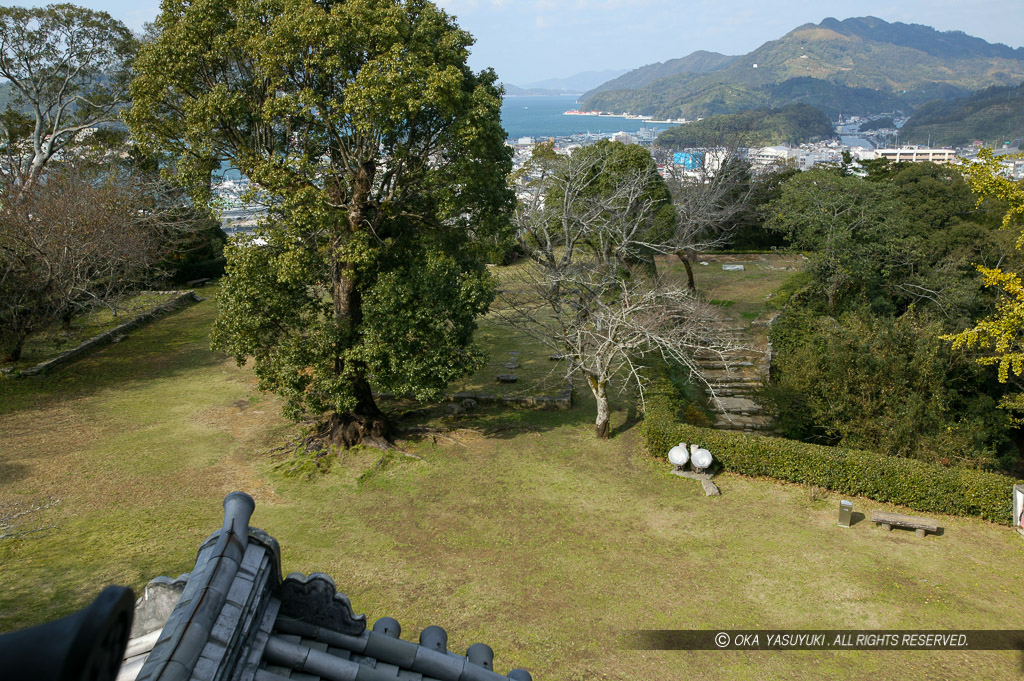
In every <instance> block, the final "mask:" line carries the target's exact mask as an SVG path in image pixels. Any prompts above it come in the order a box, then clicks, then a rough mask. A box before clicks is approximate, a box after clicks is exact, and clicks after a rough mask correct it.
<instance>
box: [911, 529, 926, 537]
mask: <svg viewBox="0 0 1024 681" xmlns="http://www.w3.org/2000/svg"><path fill="white" fill-rule="evenodd" d="M914 533H915V534H916V535H917V536H918V537H924V536H926V535H927V534H928V530H923V529H917V530H914Z"/></svg>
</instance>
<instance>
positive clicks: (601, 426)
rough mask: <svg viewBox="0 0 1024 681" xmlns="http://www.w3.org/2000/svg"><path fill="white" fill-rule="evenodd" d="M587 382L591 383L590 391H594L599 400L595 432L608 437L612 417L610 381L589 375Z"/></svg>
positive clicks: (599, 435) (595, 397) (602, 436)
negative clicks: (609, 406)
mask: <svg viewBox="0 0 1024 681" xmlns="http://www.w3.org/2000/svg"><path fill="white" fill-rule="evenodd" d="M587 382H588V383H589V384H590V391H591V392H592V393H594V399H596V400H597V419H596V420H595V421H594V434H595V435H597V436H598V437H599V438H601V439H604V438H607V437H608V432H609V426H608V422H609V420H610V418H611V410H610V409H609V408H608V381H605V380H599V379H596V378H594V377H593V376H587Z"/></svg>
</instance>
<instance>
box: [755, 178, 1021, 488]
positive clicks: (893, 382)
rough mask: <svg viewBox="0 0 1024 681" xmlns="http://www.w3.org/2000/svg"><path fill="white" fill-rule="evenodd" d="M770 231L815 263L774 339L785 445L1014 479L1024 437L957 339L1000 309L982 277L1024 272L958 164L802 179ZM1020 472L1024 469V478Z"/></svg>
mask: <svg viewBox="0 0 1024 681" xmlns="http://www.w3.org/2000/svg"><path fill="white" fill-rule="evenodd" d="M767 198H769V199H770V200H769V202H768V203H767V204H766V205H765V206H764V215H765V216H766V217H767V222H766V226H767V228H768V231H770V232H774V233H776V234H778V235H780V236H781V237H783V238H784V240H785V242H786V243H787V244H788V246H789V247H791V248H794V249H798V250H800V251H803V252H804V253H806V254H807V257H808V258H809V263H808V267H807V269H806V271H805V273H804V274H803V275H802V277H803V278H802V280H799V285H797V286H794V287H792V289H791V290H790V291H789V297H788V300H787V301H786V303H785V307H784V312H783V314H782V315H781V316H780V318H779V319H778V320H777V321H776V323H775V324H774V326H773V327H772V331H771V338H772V342H773V349H774V359H773V368H772V381H771V384H770V386H769V387H767V388H765V389H764V391H763V393H762V394H761V395H760V398H761V400H762V402H763V403H764V404H765V405H767V406H768V407H769V409H770V411H771V412H772V414H773V417H774V419H775V423H776V428H777V429H778V431H779V432H780V434H782V435H785V436H787V437H790V438H794V439H800V440H804V441H808V442H817V443H822V444H832V445H843V446H847V447H855V448H863V449H869V450H874V451H879V452H882V453H887V454H891V455H897V456H906V457H912V458H917V459H923V460H928V461H932V462H936V463H947V464H948V463H958V464H964V465H968V466H975V467H982V468H993V469H1001V470H1007V469H1013V468H1014V467H1015V466H1019V454H1018V450H1017V447H1016V446H1015V445H1016V443H1015V437H1016V432H1015V430H1014V427H1013V425H1012V423H1011V419H1010V416H1009V415H1008V414H1007V413H1006V412H1005V411H1003V410H1001V409H999V408H998V405H999V403H1000V400H1001V399H1002V398H1003V397H1004V396H1005V395H1006V394H1007V390H1008V389H1009V388H1008V386H1007V385H1006V384H1001V383H999V382H998V381H997V377H996V372H995V371H994V370H993V369H990V368H984V367H981V366H979V365H978V364H977V363H976V362H974V361H973V359H972V358H971V357H970V356H969V355H967V354H965V353H962V352H954V351H952V350H951V347H950V343H949V342H948V341H946V340H943V339H942V338H941V336H943V335H944V334H950V333H956V332H959V331H960V330H962V329H964V328H966V327H969V326H971V324H972V320H975V319H978V318H979V317H983V316H985V315H987V314H989V313H991V312H992V311H993V310H994V307H995V303H996V301H995V298H994V296H993V295H991V294H990V293H989V292H987V291H986V290H983V289H982V286H981V281H980V279H979V277H978V274H977V270H976V267H975V266H976V265H986V266H996V264H997V263H999V264H1000V266H1002V267H1003V268H1006V269H1010V270H1019V268H1020V265H1021V264H1022V263H1021V262H1020V260H1021V258H1020V252H1019V251H1017V250H1016V249H1015V248H1014V238H1015V237H1014V235H1013V234H1011V233H1009V232H1007V231H1004V230H1000V229H999V227H1000V218H1001V216H1002V215H1003V213H1004V210H1003V209H1002V207H1001V206H996V205H989V204H987V203H986V204H982V205H981V206H979V205H978V204H977V201H976V198H975V196H974V195H973V194H972V193H971V190H970V188H969V187H968V185H967V183H966V182H965V181H964V179H963V177H962V176H961V175H960V173H959V171H957V170H956V169H954V168H951V167H949V166H939V165H934V164H896V165H892V164H888V163H885V162H869V163H868V164H867V173H866V177H858V176H856V175H853V174H850V173H849V169H848V168H845V167H841V168H831V169H818V170H813V171H809V172H806V173H800V174H795V175H792V176H790V177H789V178H788V179H786V180H785V181H784V182H783V183H782V184H781V186H779V187H778V188H777V189H776V191H774V192H773V193H772V194H771V195H770V196H768V197H767ZM1017 472H1019V471H1017Z"/></svg>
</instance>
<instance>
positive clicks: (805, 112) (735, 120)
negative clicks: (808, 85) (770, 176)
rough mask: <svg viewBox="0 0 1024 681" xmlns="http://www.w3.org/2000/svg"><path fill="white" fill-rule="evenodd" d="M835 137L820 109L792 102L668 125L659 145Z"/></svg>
mask: <svg viewBox="0 0 1024 681" xmlns="http://www.w3.org/2000/svg"><path fill="white" fill-rule="evenodd" d="M834 136H835V132H834V131H833V129H832V122H831V121H830V120H829V118H828V116H826V115H825V114H824V113H823V112H822V111H821V110H819V109H815V108H814V107H813V106H809V105H807V104H791V105H790V106H786V107H783V108H781V109H754V110H750V111H744V112H742V113H737V114H722V115H719V116H711V117H710V118H705V119H702V120H699V121H695V122H693V123H687V124H686V125H680V126H677V127H674V128H669V129H668V130H666V131H665V132H663V133H661V134H660V135H658V140H657V145H658V146H659V147H663V148H666V149H686V148H689V147H717V146H729V147H761V146H768V145H774V144H793V145H795V144H800V143H802V142H816V141H819V140H823V139H829V138H831V137H834Z"/></svg>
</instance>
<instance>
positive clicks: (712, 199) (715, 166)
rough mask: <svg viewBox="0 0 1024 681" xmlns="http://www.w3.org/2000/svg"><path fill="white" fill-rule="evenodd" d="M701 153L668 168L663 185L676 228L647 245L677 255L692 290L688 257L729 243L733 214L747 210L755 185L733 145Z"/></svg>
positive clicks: (736, 214) (747, 167)
mask: <svg viewBox="0 0 1024 681" xmlns="http://www.w3.org/2000/svg"><path fill="white" fill-rule="evenodd" d="M702 153H703V156H702V157H698V158H700V160H701V162H700V163H698V164H694V167H692V168H690V169H685V170H684V169H682V168H679V167H673V171H672V172H671V173H670V175H669V178H668V186H669V189H670V190H671V192H672V203H673V205H674V206H675V209H676V213H677V219H676V223H675V229H674V231H673V233H672V234H671V236H670V237H669V238H667V239H662V240H661V241H655V242H654V243H650V244H647V245H648V247H650V248H652V249H654V250H656V251H657V252H659V253H664V254H668V255H674V256H676V257H677V258H679V260H680V262H682V263H683V267H685V268H686V279H687V286H689V288H690V290H693V291H695V290H696V289H697V285H696V282H695V281H694V278H693V264H692V258H693V257H694V256H695V255H697V254H699V253H706V252H708V251H713V250H718V249H721V248H725V247H726V246H728V245H729V242H730V241H731V240H732V238H733V236H734V235H735V232H736V229H737V227H738V223H737V221H736V217H737V216H738V215H739V214H740V213H741V212H742V211H743V210H745V209H746V207H747V204H748V203H749V202H750V199H751V193H752V190H753V188H754V181H753V178H752V175H751V171H750V165H749V164H748V163H747V162H746V161H745V160H744V159H743V158H741V157H740V156H739V155H738V154H737V153H736V152H735V150H730V149H725V148H721V149H709V150H706V151H704V152H702Z"/></svg>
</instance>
